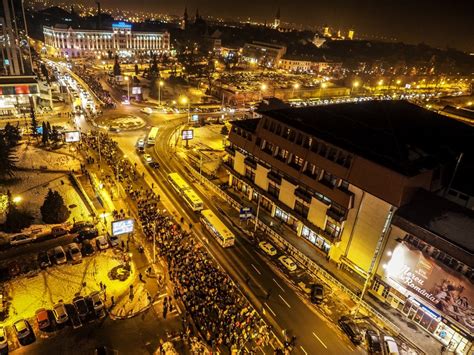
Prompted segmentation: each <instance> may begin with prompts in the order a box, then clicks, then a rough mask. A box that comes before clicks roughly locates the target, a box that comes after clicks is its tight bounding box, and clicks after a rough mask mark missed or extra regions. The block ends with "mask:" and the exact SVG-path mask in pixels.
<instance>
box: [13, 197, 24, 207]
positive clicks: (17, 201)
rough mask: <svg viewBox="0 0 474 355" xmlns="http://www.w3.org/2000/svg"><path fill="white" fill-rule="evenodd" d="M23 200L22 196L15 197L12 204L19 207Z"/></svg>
mask: <svg viewBox="0 0 474 355" xmlns="http://www.w3.org/2000/svg"><path fill="white" fill-rule="evenodd" d="M21 200H23V198H22V197H21V196H15V197H13V199H12V202H13V203H14V204H16V205H17V204H19V203H20V202H21Z"/></svg>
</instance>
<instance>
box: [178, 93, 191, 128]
mask: <svg viewBox="0 0 474 355" xmlns="http://www.w3.org/2000/svg"><path fill="white" fill-rule="evenodd" d="M179 101H180V102H181V104H183V105H186V104H188V125H189V118H190V116H189V114H190V111H191V108H190V105H191V102H190V101H189V99H188V98H187V97H186V96H183V97H182V98H181V99H180V100H179Z"/></svg>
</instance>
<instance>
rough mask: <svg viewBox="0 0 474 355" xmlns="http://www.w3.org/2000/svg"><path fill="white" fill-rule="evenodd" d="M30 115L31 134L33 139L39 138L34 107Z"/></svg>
mask: <svg viewBox="0 0 474 355" xmlns="http://www.w3.org/2000/svg"><path fill="white" fill-rule="evenodd" d="M30 115H31V134H32V135H33V137H37V136H38V121H36V113H35V109H34V108H33V106H31V108H30Z"/></svg>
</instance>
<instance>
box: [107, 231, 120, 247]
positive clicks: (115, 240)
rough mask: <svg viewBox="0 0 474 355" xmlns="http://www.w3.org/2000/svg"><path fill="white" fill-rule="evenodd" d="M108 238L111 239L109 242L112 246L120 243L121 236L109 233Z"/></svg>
mask: <svg viewBox="0 0 474 355" xmlns="http://www.w3.org/2000/svg"><path fill="white" fill-rule="evenodd" d="M107 239H108V240H109V244H110V246H111V247H112V248H113V247H116V246H118V245H119V237H117V236H116V235H110V234H109V235H108V236H107Z"/></svg>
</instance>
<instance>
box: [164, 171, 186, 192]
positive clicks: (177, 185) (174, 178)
mask: <svg viewBox="0 0 474 355" xmlns="http://www.w3.org/2000/svg"><path fill="white" fill-rule="evenodd" d="M168 182H169V183H170V184H171V186H173V188H174V189H175V190H176V192H177V193H179V194H180V195H181V194H182V193H183V191H184V190H187V189H190V187H189V185H188V184H187V182H186V181H184V179H183V178H182V177H181V176H180V175H179V174H178V173H171V174H168Z"/></svg>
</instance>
